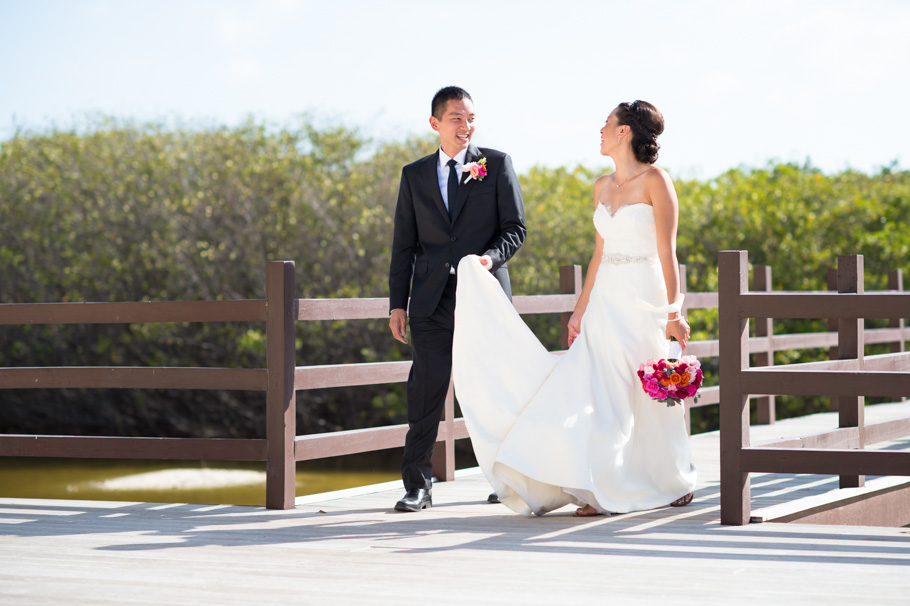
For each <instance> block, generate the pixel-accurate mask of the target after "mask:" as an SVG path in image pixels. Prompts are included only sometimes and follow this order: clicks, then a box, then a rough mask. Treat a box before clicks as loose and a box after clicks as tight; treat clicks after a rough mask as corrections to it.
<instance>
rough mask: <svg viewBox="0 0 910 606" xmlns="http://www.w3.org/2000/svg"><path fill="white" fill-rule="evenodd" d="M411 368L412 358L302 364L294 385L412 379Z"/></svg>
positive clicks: (306, 386) (310, 386) (317, 386)
mask: <svg viewBox="0 0 910 606" xmlns="http://www.w3.org/2000/svg"><path fill="white" fill-rule="evenodd" d="M410 370H411V362H410V361H404V362H365V363H361V364H326V365H323V366H298V367H297V368H296V369H295V371H294V388H295V389H298V390H302V389H324V388H327V387H344V386H351V385H379V384H382V383H401V382H403V381H407V380H408V372H410Z"/></svg>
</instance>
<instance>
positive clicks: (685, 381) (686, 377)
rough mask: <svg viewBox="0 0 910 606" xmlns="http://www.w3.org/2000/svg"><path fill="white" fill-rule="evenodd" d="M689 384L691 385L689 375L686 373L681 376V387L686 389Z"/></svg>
mask: <svg viewBox="0 0 910 606" xmlns="http://www.w3.org/2000/svg"><path fill="white" fill-rule="evenodd" d="M688 384H689V373H687V372H684V373H683V374H681V375H680V380H679V386H680V387H685V386H686V385H688Z"/></svg>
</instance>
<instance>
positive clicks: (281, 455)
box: [265, 261, 297, 509]
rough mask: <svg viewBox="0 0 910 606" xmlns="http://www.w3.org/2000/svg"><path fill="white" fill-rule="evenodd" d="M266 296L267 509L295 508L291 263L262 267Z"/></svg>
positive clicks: (295, 394) (294, 305) (293, 320)
mask: <svg viewBox="0 0 910 606" xmlns="http://www.w3.org/2000/svg"><path fill="white" fill-rule="evenodd" d="M265 293H266V300H267V301H268V303H269V305H268V312H269V313H268V319H267V320H266V323H265V329H266V364H267V366H268V393H267V394H266V429H265V432H266V440H267V441H268V453H267V454H268V456H267V458H266V469H265V472H266V488H265V506H266V507H267V508H269V509H293V508H294V498H295V497H296V495H295V492H294V491H295V478H296V476H295V474H296V466H295V463H294V439H295V436H296V434H297V392H296V390H295V389H294V367H295V365H296V362H295V355H296V350H295V349H294V322H295V319H296V316H297V300H296V299H294V262H293V261H273V262H270V263H267V264H266V269H265Z"/></svg>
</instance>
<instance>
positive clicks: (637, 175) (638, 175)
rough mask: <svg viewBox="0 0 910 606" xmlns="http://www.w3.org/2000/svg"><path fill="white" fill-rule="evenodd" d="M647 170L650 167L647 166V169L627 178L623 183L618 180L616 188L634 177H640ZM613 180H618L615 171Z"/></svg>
mask: <svg viewBox="0 0 910 606" xmlns="http://www.w3.org/2000/svg"><path fill="white" fill-rule="evenodd" d="M647 170H648V169H647V168H646V169H645V170H643V171H641V172H639V173H638V174H635V175H633V176H631V177H629V178H628V179H626V180H625V181H623V182H622V183H619V182H617V183H616V189H619V188H620V187H622V186H623V185H625V184H626V183H628V182H629V181H631V180H632V179H636V178H638V177H640V176H641V175H643V174H645V171H647ZM613 181H616V173H613Z"/></svg>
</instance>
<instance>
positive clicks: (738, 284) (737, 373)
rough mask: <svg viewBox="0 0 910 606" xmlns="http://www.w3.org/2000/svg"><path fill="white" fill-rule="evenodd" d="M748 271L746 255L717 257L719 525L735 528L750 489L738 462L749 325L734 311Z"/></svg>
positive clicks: (744, 432) (744, 514)
mask: <svg viewBox="0 0 910 606" xmlns="http://www.w3.org/2000/svg"><path fill="white" fill-rule="evenodd" d="M747 266H748V259H747V257H746V252H745V251H722V252H721V253H720V255H719V256H718V272H719V285H718V291H719V303H718V306H719V308H718V309H719V322H718V325H719V330H720V357H721V359H722V360H723V361H724V363H723V364H721V365H720V385H721V386H722V390H721V392H720V466H721V467H720V483H721V497H720V501H721V502H720V519H721V523H722V524H727V525H735V526H740V525H743V524H748V523H749V519H750V510H751V484H750V481H749V474H748V472H747V471H746V469H747V468H746V467H744V466H743V464H742V460H741V455H742V449H743V448H744V447H746V446H748V445H749V443H750V438H749V399H748V396H747V394H749V393H750V390H749V389H748V388H746V387H745V386H744V385H743V384H742V376H743V369H745V368H748V367H749V322H748V320H746V319H744V316H743V315H742V314H741V313H740V311H739V310H740V302H741V300H742V298H743V296H744V295H743V293H745V292H747V291H748V290H749V285H748V269H747ZM765 315H770V314H762V316H765ZM753 391H757V392H759V393H766V392H765V390H763V389H759V390H753Z"/></svg>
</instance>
